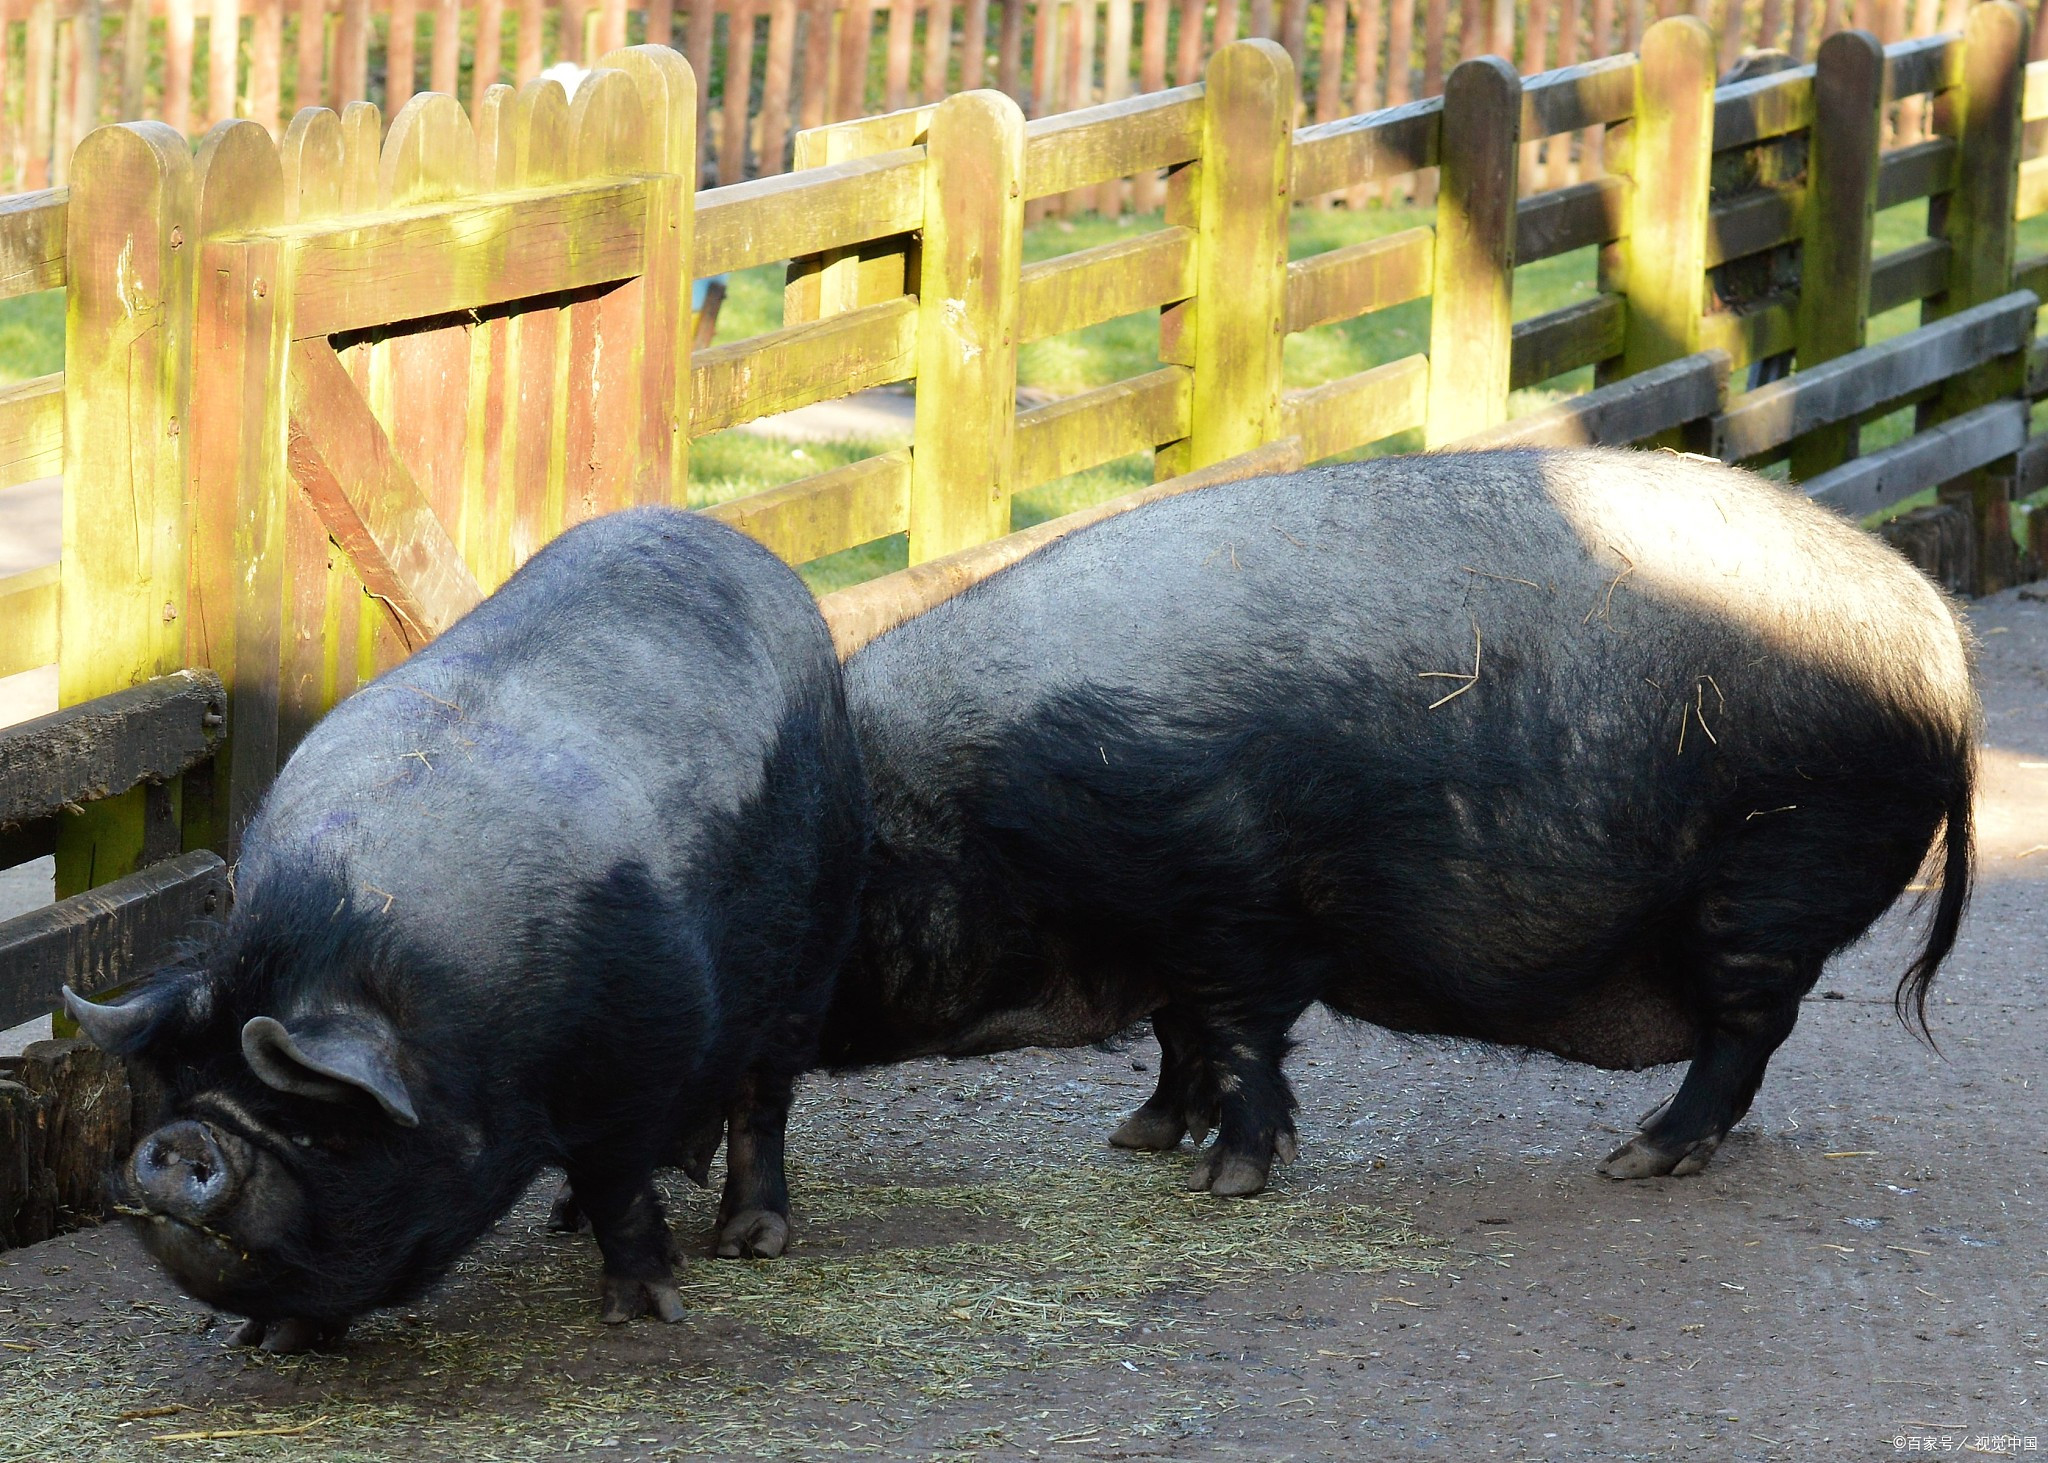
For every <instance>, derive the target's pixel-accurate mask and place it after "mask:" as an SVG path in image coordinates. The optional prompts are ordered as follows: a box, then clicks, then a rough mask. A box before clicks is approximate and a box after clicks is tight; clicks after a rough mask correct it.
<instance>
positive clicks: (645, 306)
mask: <svg viewBox="0 0 2048 1463" xmlns="http://www.w3.org/2000/svg"><path fill="white" fill-rule="evenodd" d="M603 64H604V65H606V66H609V67H614V68H616V69H618V70H620V71H622V72H624V73H625V74H626V75H627V76H628V77H630V78H631V79H632V81H633V85H634V87H635V88H636V89H637V91H638V93H639V99H640V113H641V115H640V122H639V125H637V126H636V127H634V128H633V129H632V139H633V143H634V145H635V147H636V149H637V151H638V153H639V156H638V158H637V159H636V160H635V162H636V165H637V166H638V167H640V168H643V169H645V170H646V171H647V172H649V173H652V174H655V175H656V178H655V179H654V180H653V181H652V182H650V184H649V197H648V215H647V217H648V222H647V262H646V266H645V272H644V273H643V275H642V276H641V281H640V298H639V300H638V301H637V305H636V308H637V310H638V312H639V318H638V319H637V320H636V321H634V322H633V329H634V331H635V334H636V339H635V354H636V356H637V361H636V362H635V363H634V364H633V365H631V366H630V367H628V368H627V369H629V370H630V372H631V374H632V377H633V378H634V379H633V382H632V385H633V387H634V389H636V390H637V392H638V395H639V404H638V407H637V409H636V411H635V413H634V416H635V425H636V430H637V432H638V435H639V445H638V448H637V450H636V452H635V456H636V458H637V461H638V467H637V469H636V472H635V476H634V479H633V481H632V483H631V484H630V487H629V491H630V494H631V500H632V501H634V502H638V503H662V502H666V503H673V504H676V505H678V506H680V505H681V504H683V503H684V502H685V501H687V499H688V495H689V478H690V458H689V451H690V430H689V427H690V366H689V358H690V337H691V334H692V331H693V323H692V321H691V318H690V280H691V279H692V278H693V277H694V276H695V274H696V266H695V260H694V258H693V254H694V239H695V235H696V217H697V213H696V196H697V189H696V178H695V163H694V159H695V157H696V126H697V78H696V77H695V76H694V75H693V74H692V73H691V71H690V68H689V65H688V63H687V62H685V61H684V60H683V59H682V57H681V56H680V55H678V54H677V53H676V52H675V51H673V50H671V49H670V48H668V47H666V46H659V45H647V46H634V47H632V48H630V49H627V50H621V51H614V52H612V53H610V54H609V55H607V56H605V57H604V58H603Z"/></svg>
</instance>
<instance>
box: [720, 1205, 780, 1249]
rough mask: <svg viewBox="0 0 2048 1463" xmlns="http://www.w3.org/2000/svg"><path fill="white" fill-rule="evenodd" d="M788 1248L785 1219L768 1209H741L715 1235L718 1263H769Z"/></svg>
mask: <svg viewBox="0 0 2048 1463" xmlns="http://www.w3.org/2000/svg"><path fill="white" fill-rule="evenodd" d="M787 1248H789V1218H788V1216H787V1215H783V1214H777V1213H776V1212H775V1211H774V1210H772V1209H744V1210H741V1211H740V1212H739V1213H738V1214H735V1215H733V1217H732V1218H730V1219H728V1220H727V1221H726V1222H725V1223H724V1224H723V1225H721V1226H720V1227H719V1231H718V1258H719V1259H721V1260H773V1259H775V1258H776V1257H777V1256H778V1255H780V1254H781V1253H782V1252H783V1251H784V1250H785V1249H787Z"/></svg>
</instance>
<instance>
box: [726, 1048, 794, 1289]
mask: <svg viewBox="0 0 2048 1463" xmlns="http://www.w3.org/2000/svg"><path fill="white" fill-rule="evenodd" d="M793 1085H794V1080H793V1079H792V1078H791V1077H789V1076H788V1075H787V1074H784V1073H780V1072H762V1071H756V1072H754V1073H752V1074H751V1075H749V1076H748V1078H747V1080H746V1081H745V1082H743V1083H742V1084H741V1085H740V1090H739V1092H738V1093H737V1094H736V1095H735V1097H734V1098H733V1102H732V1106H731V1108H730V1109H729V1110H728V1112H727V1115H726V1124H725V1193H724V1195H723V1196H722V1197H721V1198H720V1200H719V1204H718V1244H717V1251H716V1253H717V1254H718V1256H719V1258H720V1259H726V1260H744V1259H759V1260H772V1259H774V1258H775V1257H776V1256H778V1255H780V1254H781V1253H782V1252H783V1250H784V1249H786V1248H787V1247H788V1245H789V1181H788V1179H787V1177H786V1176H785V1175H784V1173H783V1169H782V1141H783V1130H784V1129H785V1128H786V1127H787V1125H788V1123H789V1098H790V1090H791V1088H792V1087H793Z"/></svg>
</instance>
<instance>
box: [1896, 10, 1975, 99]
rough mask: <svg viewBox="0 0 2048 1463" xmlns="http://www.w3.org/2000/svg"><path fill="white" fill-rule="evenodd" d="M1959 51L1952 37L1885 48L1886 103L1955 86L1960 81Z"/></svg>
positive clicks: (1933, 37) (1925, 39) (1917, 38)
mask: <svg viewBox="0 0 2048 1463" xmlns="http://www.w3.org/2000/svg"><path fill="white" fill-rule="evenodd" d="M1943 29H1944V30H1946V29H1948V27H1946V26H1944V27H1943ZM1962 51H1963V48H1962V47H1961V46H1959V45H1957V44H1956V38H1955V37H1954V36H1953V35H1933V36H1918V37H1915V38H1914V39H1912V40H1907V41H1895V42H1893V43H1892V44H1891V45H1888V46H1886V47H1885V48H1884V97H1885V100H1886V101H1888V102H1895V101H1897V100H1899V98H1901V97H1909V96H1918V95H1920V94H1921V93H1923V92H1930V91H1945V90H1947V89H1948V88H1949V87H1952V86H1954V85H1955V84H1956V82H1957V81H1958V80H1960V79H1961V74H1962V59H1963V57H1962Z"/></svg>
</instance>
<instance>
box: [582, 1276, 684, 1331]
mask: <svg viewBox="0 0 2048 1463" xmlns="http://www.w3.org/2000/svg"><path fill="white" fill-rule="evenodd" d="M650 1312H651V1313H653V1314H654V1315H656V1316H659V1317H660V1318H661V1319H662V1320H664V1321H666V1322H668V1323H669V1324H670V1325H674V1324H675V1323H676V1322H677V1321H680V1320H681V1319H682V1318H683V1296H682V1292H681V1291H679V1290H677V1289H676V1286H675V1282H674V1281H672V1280H634V1279H632V1278H630V1277H628V1276H624V1275H607V1276H605V1278H604V1310H603V1311H602V1312H600V1313H599V1316H598V1319H599V1320H601V1321H603V1322H604V1324H605V1325H607V1326H619V1325H624V1324H625V1323H626V1322H627V1321H630V1320H632V1319H633V1318H634V1317H635V1316H644V1315H647V1314H649V1313H650Z"/></svg>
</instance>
